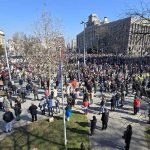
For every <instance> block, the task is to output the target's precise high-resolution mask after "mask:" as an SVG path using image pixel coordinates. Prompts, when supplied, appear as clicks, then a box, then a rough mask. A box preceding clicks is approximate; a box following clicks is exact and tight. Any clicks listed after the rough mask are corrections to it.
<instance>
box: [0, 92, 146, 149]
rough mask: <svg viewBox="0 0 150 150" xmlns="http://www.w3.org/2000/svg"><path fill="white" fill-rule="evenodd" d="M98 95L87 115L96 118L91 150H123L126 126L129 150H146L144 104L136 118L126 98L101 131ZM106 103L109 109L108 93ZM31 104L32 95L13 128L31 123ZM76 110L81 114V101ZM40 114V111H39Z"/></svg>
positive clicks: (3, 134) (3, 135)
mask: <svg viewBox="0 0 150 150" xmlns="http://www.w3.org/2000/svg"><path fill="white" fill-rule="evenodd" d="M39 92H40V93H41V94H40V96H39V97H41V96H42V92H43V91H42V90H40V91H39ZM99 95H100V93H98V92H97V93H96V95H95V96H96V97H94V104H92V105H91V107H90V109H89V112H90V113H89V114H88V115H87V117H88V120H89V122H90V120H91V119H92V116H93V115H95V116H96V117H97V120H98V122H97V129H96V133H95V135H94V136H90V140H91V149H92V150H117V149H120V150H122V149H123V146H124V140H123V139H122V135H123V132H124V130H125V129H126V126H127V125H128V124H132V126H133V135H132V140H131V150H148V148H147V142H146V140H145V137H144V130H145V127H146V126H148V125H147V124H146V122H147V120H148V118H147V117H146V115H145V114H144V113H145V110H146V107H145V103H142V110H141V111H140V113H139V114H138V115H136V116H134V115H133V108H132V101H133V97H132V96H130V97H126V103H125V105H124V107H123V109H117V110H116V111H115V112H110V118H109V124H108V129H107V130H103V131H102V130H101V126H102V125H101V115H98V112H99V103H100V98H99ZM105 95H106V97H107V99H108V101H107V105H106V106H107V107H108V108H110V102H109V100H110V97H111V94H110V93H105ZM31 102H33V94H31V95H30V97H28V99H27V102H25V103H23V104H22V108H23V110H22V115H21V120H20V121H19V122H16V121H15V122H14V127H19V126H23V125H26V124H28V123H31V116H30V114H29V113H27V109H28V108H29V106H30V104H31ZM34 103H35V104H36V105H38V104H39V101H34ZM76 103H77V104H78V106H77V109H78V110H79V111H81V112H82V100H81V99H78V100H77V102H76ZM39 112H40V111H39ZM2 114H3V112H0V140H1V139H3V138H4V137H5V136H6V134H5V133H3V121H2ZM43 117H45V116H41V115H40V113H39V115H38V119H42V118H43Z"/></svg>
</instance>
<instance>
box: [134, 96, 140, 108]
mask: <svg viewBox="0 0 150 150" xmlns="http://www.w3.org/2000/svg"><path fill="white" fill-rule="evenodd" d="M134 107H140V99H138V98H137V99H135V100H134Z"/></svg>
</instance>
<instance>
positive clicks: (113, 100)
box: [110, 95, 116, 111]
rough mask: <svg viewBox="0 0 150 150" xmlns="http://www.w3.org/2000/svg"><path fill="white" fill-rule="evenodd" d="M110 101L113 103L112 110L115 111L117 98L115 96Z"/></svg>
mask: <svg viewBox="0 0 150 150" xmlns="http://www.w3.org/2000/svg"><path fill="white" fill-rule="evenodd" d="M110 101H111V110H112V111H115V101H116V100H115V96H114V95H113V96H112V98H111V100H110Z"/></svg>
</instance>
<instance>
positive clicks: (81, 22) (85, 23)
mask: <svg viewBox="0 0 150 150" xmlns="http://www.w3.org/2000/svg"><path fill="white" fill-rule="evenodd" d="M81 24H84V36H83V38H84V39H83V44H84V54H83V55H84V56H83V59H84V65H86V63H85V28H86V22H84V21H82V22H81Z"/></svg>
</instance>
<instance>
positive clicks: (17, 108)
mask: <svg viewBox="0 0 150 150" xmlns="http://www.w3.org/2000/svg"><path fill="white" fill-rule="evenodd" d="M14 111H15V116H19V115H20V114H21V109H20V107H19V106H18V104H15V107H14Z"/></svg>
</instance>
